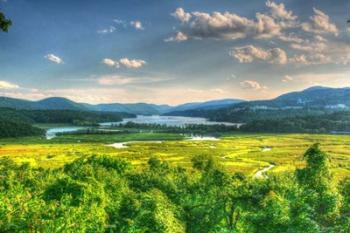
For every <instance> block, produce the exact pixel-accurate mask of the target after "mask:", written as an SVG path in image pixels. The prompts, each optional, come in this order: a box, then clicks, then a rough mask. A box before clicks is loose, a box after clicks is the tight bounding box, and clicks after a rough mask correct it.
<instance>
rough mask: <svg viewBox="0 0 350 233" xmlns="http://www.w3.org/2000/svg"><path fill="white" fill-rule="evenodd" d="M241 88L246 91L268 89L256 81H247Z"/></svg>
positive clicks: (241, 83) (242, 83)
mask: <svg viewBox="0 0 350 233" xmlns="http://www.w3.org/2000/svg"><path fill="white" fill-rule="evenodd" d="M240 85H241V87H243V88H244V89H250V90H263V89H267V87H266V86H263V85H261V84H260V83H259V82H257V81H254V80H245V81H243V82H240Z"/></svg>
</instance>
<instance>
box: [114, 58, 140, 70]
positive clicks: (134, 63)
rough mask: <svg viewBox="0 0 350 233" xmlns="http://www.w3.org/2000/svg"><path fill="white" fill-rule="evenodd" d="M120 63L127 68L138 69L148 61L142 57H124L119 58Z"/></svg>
mask: <svg viewBox="0 0 350 233" xmlns="http://www.w3.org/2000/svg"><path fill="white" fill-rule="evenodd" d="M119 63H120V64H121V65H123V66H125V67H127V68H133V69H138V68H141V67H142V66H144V65H145V64H146V61H144V60H140V59H129V58H122V59H120V60H119Z"/></svg>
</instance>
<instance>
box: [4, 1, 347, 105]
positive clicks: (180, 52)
mask: <svg viewBox="0 0 350 233" xmlns="http://www.w3.org/2000/svg"><path fill="white" fill-rule="evenodd" d="M0 11H2V12H4V13H5V15H6V16H7V17H8V18H10V19H11V20H12V21H13V25H12V27H11V28H10V29H9V32H8V33H3V32H0V95H1V96H9V97H15V98H24V99H30V100H38V99H43V98H47V97H53V96H60V97H67V98H70V99H72V100H74V101H78V102H86V103H113V102H119V103H135V102H147V103H156V104H171V105H176V104H181V103H185V102H196V101H206V100H211V99H222V98H240V99H247V100H255V99H270V98H274V97H276V96H278V95H280V94H283V93H286V92H290V91H297V90H302V89H304V88H307V87H310V86H315V85H322V86H330V87H344V86H350V66H349V65H350V27H349V26H350V24H348V23H347V20H349V19H350V1H349V0H337V1H334V0H317V1H316V0H285V1H281V0H275V1H273V0H266V1H264V0H249V1H247V0H211V1H209V0H167V1H161V0H158V1H155V0H148V1H144V0H124V1H122V0H99V1H97V0H75V1H71V0H59V1H58V0H52V1H47V0H0Z"/></svg>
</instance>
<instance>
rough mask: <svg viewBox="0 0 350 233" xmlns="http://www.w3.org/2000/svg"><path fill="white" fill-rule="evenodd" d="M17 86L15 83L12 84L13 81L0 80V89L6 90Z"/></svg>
mask: <svg viewBox="0 0 350 233" xmlns="http://www.w3.org/2000/svg"><path fill="white" fill-rule="evenodd" d="M18 88H19V86H18V85H17V84H13V83H10V82H7V81H1V80H0V89H5V90H8V89H18Z"/></svg>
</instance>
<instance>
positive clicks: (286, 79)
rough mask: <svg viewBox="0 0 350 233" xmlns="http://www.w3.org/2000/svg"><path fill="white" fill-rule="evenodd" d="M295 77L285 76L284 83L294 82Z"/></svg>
mask: <svg viewBox="0 0 350 233" xmlns="http://www.w3.org/2000/svg"><path fill="white" fill-rule="evenodd" d="M293 80H294V79H293V77H292V76H289V75H285V76H284V77H283V79H282V82H285V83H286V82H290V81H293Z"/></svg>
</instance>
